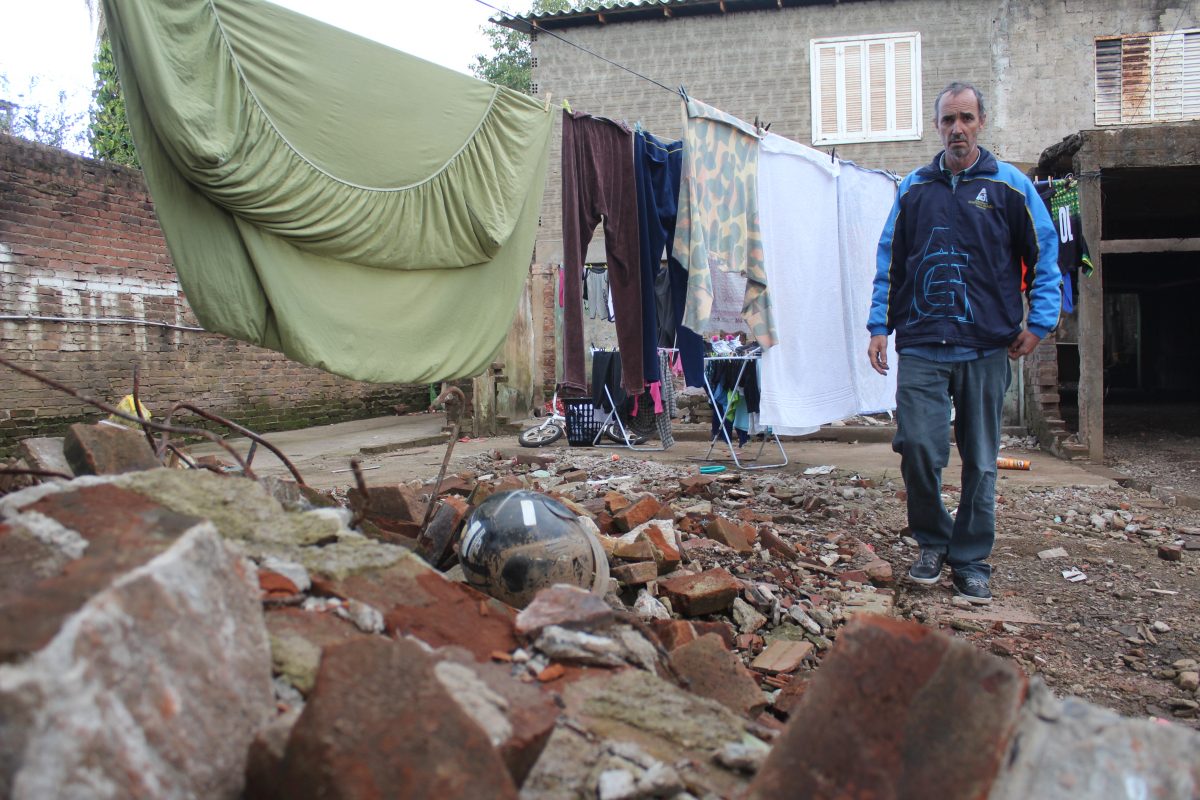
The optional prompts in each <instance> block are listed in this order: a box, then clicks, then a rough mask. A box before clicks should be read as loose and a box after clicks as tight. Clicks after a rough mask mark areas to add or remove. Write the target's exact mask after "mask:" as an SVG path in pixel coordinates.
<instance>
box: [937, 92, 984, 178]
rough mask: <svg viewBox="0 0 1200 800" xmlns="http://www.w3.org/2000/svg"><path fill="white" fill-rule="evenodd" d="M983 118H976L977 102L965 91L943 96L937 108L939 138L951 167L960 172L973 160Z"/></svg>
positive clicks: (970, 93) (971, 94) (973, 94)
mask: <svg viewBox="0 0 1200 800" xmlns="http://www.w3.org/2000/svg"><path fill="white" fill-rule="evenodd" d="M983 123H984V118H983V117H980V115H979V101H978V100H976V99H975V93H974V92H972V91H971V90H969V89H967V90H964V91H961V92H959V93H958V94H948V95H945V96H944V97H942V102H941V103H940V104H939V106H938V120H937V126H938V135H939V136H941V137H942V147H944V148H945V149H946V156H947V159H949V160H950V161H951V164H952V165H953V166H956V167H958V168H959V169H963V168H966V167H969V166H970V165H971V163H972V162H973V161H974V160H975V148H976V144H975V142H976V140H977V139H978V138H979V132H980V131H981V130H983Z"/></svg>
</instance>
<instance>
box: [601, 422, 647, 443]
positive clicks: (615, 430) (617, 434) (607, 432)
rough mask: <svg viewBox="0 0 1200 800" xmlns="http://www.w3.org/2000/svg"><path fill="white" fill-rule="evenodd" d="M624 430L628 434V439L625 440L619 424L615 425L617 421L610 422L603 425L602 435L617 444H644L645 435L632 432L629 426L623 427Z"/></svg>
mask: <svg viewBox="0 0 1200 800" xmlns="http://www.w3.org/2000/svg"><path fill="white" fill-rule="evenodd" d="M625 432H626V433H628V434H629V440H628V441H626V440H625V437H624V436H622V435H621V426H619V425H617V423H615V422H610V423H608V424H607V425H605V426H604V436H605V437H606V438H607V439H608V440H609V441H613V442H616V443H617V444H632V445H639V444H644V443H645V442H646V438H647V437H645V436H642V435H641V434H640V433H636V432H634V431H633V429H631V428H629V427H626V428H625Z"/></svg>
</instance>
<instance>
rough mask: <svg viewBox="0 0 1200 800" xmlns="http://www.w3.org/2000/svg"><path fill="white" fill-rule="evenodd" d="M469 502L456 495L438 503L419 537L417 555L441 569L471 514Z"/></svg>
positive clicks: (446, 497) (447, 496) (448, 496)
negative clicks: (465, 519) (464, 521)
mask: <svg viewBox="0 0 1200 800" xmlns="http://www.w3.org/2000/svg"><path fill="white" fill-rule="evenodd" d="M470 511H471V507H470V506H469V505H467V501H466V500H463V499H462V498H461V497H456V496H454V495H446V496H445V497H443V498H442V499H441V501H440V502H439V503H438V506H437V510H436V511H434V512H433V516H432V517H431V518H430V520H429V524H428V525H426V526H425V530H423V531H421V533H420V535H419V536H418V537H417V546H416V553H417V555H419V556H420V557H421V558H423V559H425V561H426V562H428V563H429V564H431V565H432V566H435V567H439V566H441V565H442V564H443V563H445V562H446V560H447V557H448V556H449V555H450V554H451V551H452V547H453V544H454V540H455V538H456V536H457V534H458V530H459V528H461V527H462V523H463V519H464V518H465V517H466V516H467V514H468V513H470Z"/></svg>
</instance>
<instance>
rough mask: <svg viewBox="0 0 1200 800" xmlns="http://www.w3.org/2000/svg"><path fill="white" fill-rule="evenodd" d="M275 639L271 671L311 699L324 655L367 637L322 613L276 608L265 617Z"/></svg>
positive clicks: (268, 629)
mask: <svg viewBox="0 0 1200 800" xmlns="http://www.w3.org/2000/svg"><path fill="white" fill-rule="evenodd" d="M263 616H264V619H265V621H266V623H267V632H268V634H270V637H271V669H272V671H273V672H274V673H275V674H276V675H278V676H280V677H281V678H283V680H285V681H287V683H289V684H290V685H291V686H293V687H294V688H295V689H297V690H298V691H299V692H300V693H301V694H303V695H305V696H308V694H309V692H311V691H312V688H313V684H314V683H315V682H316V680H317V670H318V669H319V668H320V666H321V652H322V651H323V650H324V649H325V648H326V647H329V646H330V645H335V644H341V643H343V642H348V641H350V640H352V639H358V638H360V637H362V636H366V635H367V634H364V633H362V632H361V631H359V629H358V628H357V627H355V625H354V623H353V622H350V621H349V620H346V619H343V618H342V617H339V616H338V615H337V614H331V613H326V612H321V611H305V610H303V609H299V608H273V609H270V610H269V611H267V613H266V614H264V615H263Z"/></svg>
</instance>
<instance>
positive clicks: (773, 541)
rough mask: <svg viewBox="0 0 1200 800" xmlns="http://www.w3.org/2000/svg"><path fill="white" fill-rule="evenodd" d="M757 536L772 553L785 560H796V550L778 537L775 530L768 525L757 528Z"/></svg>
mask: <svg viewBox="0 0 1200 800" xmlns="http://www.w3.org/2000/svg"><path fill="white" fill-rule="evenodd" d="M758 537H759V538H760V539H761V540H762V543H763V545H764V546H765V547H766V548H767V550H769V551H770V552H771V553H773V554H774V555H777V556H779V557H780V558H782V559H784V560H785V561H796V560H797V559H798V558H799V556H797V555H796V550H795V548H793V547H792V546H791V545H790V544H788V543H787V542H785V541H784V540H783V539H781V538H780V537H779V535H778V534H777V533H775V531H773V530H771V529H770V528H768V527H765V526H764V527H761V528H759V529H758Z"/></svg>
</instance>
